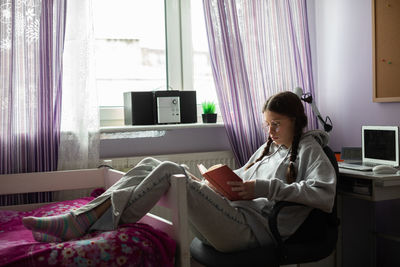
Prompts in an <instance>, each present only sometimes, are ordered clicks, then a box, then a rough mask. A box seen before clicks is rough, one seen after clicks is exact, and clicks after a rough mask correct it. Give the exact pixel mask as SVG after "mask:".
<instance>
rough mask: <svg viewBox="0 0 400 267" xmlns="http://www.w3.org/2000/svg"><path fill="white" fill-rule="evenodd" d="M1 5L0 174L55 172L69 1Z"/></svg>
mask: <svg viewBox="0 0 400 267" xmlns="http://www.w3.org/2000/svg"><path fill="white" fill-rule="evenodd" d="M0 8H1V10H0V14H1V15H2V16H1V19H0V52H1V53H0V85H1V87H0V101H1V108H0V111H1V112H0V126H1V128H0V134H1V135H0V174H10V173H21V172H39V171H52V170H56V169H57V157H58V145H59V138H60V112H61V81H62V79H61V78H62V53H63V46H64V28H65V26H64V25H65V11H66V0H57V1H53V0H43V1H40V0H36V1H2V5H1V6H0ZM0 183H1V180H0ZM41 197H44V198H49V197H50V196H49V195H48V194H47V195H46V194H44V195H43V194H42V195H41ZM24 198H26V196H18V199H20V200H23V199H24ZM13 201H14V200H11V198H10V197H8V198H3V199H1V202H2V203H1V204H2V205H7V204H11V203H10V202H13ZM17 201H18V200H17ZM39 201H40V199H39Z"/></svg>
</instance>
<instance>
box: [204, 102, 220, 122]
mask: <svg viewBox="0 0 400 267" xmlns="http://www.w3.org/2000/svg"><path fill="white" fill-rule="evenodd" d="M201 105H202V107H203V114H201V117H202V118H203V123H216V122H217V113H215V103H214V102H212V101H205V102H203V103H202V104H201Z"/></svg>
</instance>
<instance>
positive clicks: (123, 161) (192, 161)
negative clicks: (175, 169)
mask: <svg viewBox="0 0 400 267" xmlns="http://www.w3.org/2000/svg"><path fill="white" fill-rule="evenodd" d="M145 157H153V158H156V159H158V160H161V161H165V160H169V161H172V162H175V163H178V164H186V165H187V166H188V167H189V169H190V172H191V173H192V174H194V175H195V176H197V177H200V176H201V174H200V172H199V170H198V169H197V164H200V163H202V164H203V165H204V166H205V167H206V168H209V167H211V166H212V165H215V164H225V165H227V166H228V167H230V168H231V169H236V168H237V165H236V161H235V157H234V155H233V153H232V151H213V152H200V153H182V154H169V155H148V156H139V157H128V158H109V159H103V164H107V165H110V166H112V167H113V168H114V169H117V170H121V171H124V172H126V171H128V170H129V169H131V168H132V167H134V166H135V165H136V164H138V163H139V161H141V160H142V159H143V158H145Z"/></svg>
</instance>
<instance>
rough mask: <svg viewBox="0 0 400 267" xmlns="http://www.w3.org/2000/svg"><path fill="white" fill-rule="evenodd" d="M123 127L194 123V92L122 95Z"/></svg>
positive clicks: (195, 118)
mask: <svg viewBox="0 0 400 267" xmlns="http://www.w3.org/2000/svg"><path fill="white" fill-rule="evenodd" d="M124 115H125V125H151V124H167V123H196V122H197V103H196V91H177V90H168V91H150V92H149V91H146V92H143V91H140V92H125V93H124Z"/></svg>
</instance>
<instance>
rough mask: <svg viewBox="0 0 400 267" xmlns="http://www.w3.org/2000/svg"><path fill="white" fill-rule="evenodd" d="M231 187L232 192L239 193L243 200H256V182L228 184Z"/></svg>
mask: <svg viewBox="0 0 400 267" xmlns="http://www.w3.org/2000/svg"><path fill="white" fill-rule="evenodd" d="M228 185H230V186H231V188H232V191H235V192H239V196H241V197H242V199H254V197H255V195H254V188H255V187H256V181H255V180H250V181H245V182H228Z"/></svg>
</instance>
